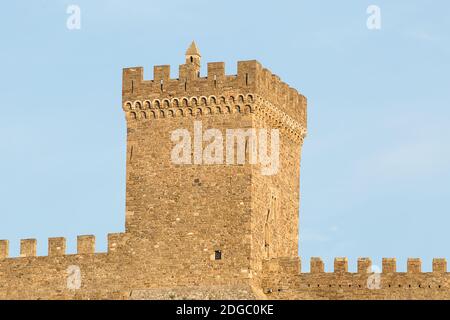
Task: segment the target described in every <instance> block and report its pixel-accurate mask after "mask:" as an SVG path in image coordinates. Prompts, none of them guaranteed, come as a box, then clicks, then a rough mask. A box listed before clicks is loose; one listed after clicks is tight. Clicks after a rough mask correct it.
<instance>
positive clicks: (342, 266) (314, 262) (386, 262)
mask: <svg viewBox="0 0 450 320" xmlns="http://www.w3.org/2000/svg"><path fill="white" fill-rule="evenodd" d="M289 263H290V266H289V267H287V265H289ZM300 266H301V264H300V260H299V259H293V258H276V259H271V260H265V261H264V269H265V271H266V272H273V271H278V270H280V268H281V269H283V270H284V271H285V272H287V271H288V270H294V272H290V273H294V274H300V273H305V272H301V267H300ZM297 270H298V271H297ZM432 270H433V271H432V272H433V273H447V260H446V259H443V258H434V259H433V262H432ZM376 271H377V269H376V268H372V261H371V259H370V258H358V261H357V272H356V273H361V274H365V273H373V272H376ZM309 273H310V274H323V273H329V272H325V265H324V262H323V261H322V259H321V258H318V257H312V258H311V260H310V272H309ZM331 273H334V274H342V273H353V272H349V271H348V259H347V258H346V257H339V258H335V259H334V271H333V272H331ZM381 273H384V274H392V273H404V272H397V261H396V259H395V258H383V259H382V269H381ZM406 273H426V272H422V261H421V259H418V258H408V261H407V272H406Z"/></svg>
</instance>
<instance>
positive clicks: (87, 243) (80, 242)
mask: <svg viewBox="0 0 450 320" xmlns="http://www.w3.org/2000/svg"><path fill="white" fill-rule="evenodd" d="M77 253H78V254H93V253H95V236H93V235H83V236H78V237H77Z"/></svg>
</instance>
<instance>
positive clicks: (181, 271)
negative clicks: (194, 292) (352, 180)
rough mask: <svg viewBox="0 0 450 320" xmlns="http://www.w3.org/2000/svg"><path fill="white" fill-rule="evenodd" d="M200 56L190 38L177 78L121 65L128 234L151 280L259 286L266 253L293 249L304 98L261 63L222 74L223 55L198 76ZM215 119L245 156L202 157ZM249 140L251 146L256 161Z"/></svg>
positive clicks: (230, 146) (287, 253)
mask: <svg viewBox="0 0 450 320" xmlns="http://www.w3.org/2000/svg"><path fill="white" fill-rule="evenodd" d="M200 62H201V55H200V52H199V50H198V48H197V46H196V44H195V43H194V42H192V44H191V46H190V47H189V48H188V50H187V52H186V60H185V64H183V65H181V66H180V67H179V77H178V78H177V79H171V78H170V66H167V65H166V66H155V67H154V76H153V80H144V79H143V69H142V68H140V67H139V68H127V69H124V71H123V108H124V111H125V114H126V119H127V133H128V134H127V144H128V147H127V150H128V151H127V191H126V233H128V234H130V235H132V238H131V239H132V240H130V241H132V243H131V244H130V246H131V247H133V248H134V251H135V252H136V255H139V256H140V257H143V259H144V260H145V261H146V263H148V264H149V265H152V268H150V269H152V270H151V271H149V272H150V273H149V274H148V276H149V277H151V278H152V279H155V281H156V282H157V286H159V287H170V286H174V284H176V285H181V286H191V285H198V286H211V285H213V286H222V285H233V286H244V287H246V288H250V287H252V288H253V287H258V286H259V284H260V280H261V279H260V275H261V271H262V263H263V261H264V260H265V259H269V258H279V257H287V258H290V259H298V258H297V257H298V215H299V194H300V190H299V178H300V154H301V147H302V142H303V138H304V137H305V134H306V99H305V97H304V96H302V95H301V94H299V93H298V92H297V91H296V90H295V89H292V88H290V87H289V86H288V85H287V84H285V83H283V82H281V81H280V79H279V77H277V76H276V75H273V74H272V73H270V71H268V70H267V69H265V68H263V67H262V66H261V65H260V64H259V63H258V62H257V61H240V62H238V72H237V75H225V66H224V63H222V62H215V63H208V70H207V76H206V77H200V65H201V63H200ZM211 129H212V130H213V132H216V133H221V134H222V136H223V146H224V149H227V152H229V151H228V150H233V151H231V152H234V156H236V157H238V156H239V153H240V152H242V153H245V161H244V162H242V161H241V162H239V161H238V160H237V159H236V161H234V163H227V162H226V161H225V160H224V161H223V162H220V161H217V162H214V163H210V164H205V161H204V156H205V155H204V154H203V155H202V152H206V149H205V148H207V146H208V144H210V143H211V141H210V140H211V139H210V140H208V138H206V136H207V131H208V130H210V132H211ZM237 129H240V130H241V131H239V130H237ZM177 130H184V132H188V133H190V134H191V135H192V139H191V140H189V145H191V146H192V149H191V154H189V155H188V156H189V157H188V158H189V160H188V162H187V163H183V164H179V163H174V161H173V159H172V158H171V155H172V152H173V148H174V145H175V143H174V141H172V134H173V132H174V131H175V132H176V131H177ZM230 130H231V131H233V130H234V133H235V134H236V130H237V132H238V133H239V132H240V133H244V136H243V138H242V137H240V136H239V134H236V135H235V136H233V135H232V134H230V132H231V131H230ZM264 130H267V131H266V132H267V135H266V137H267V139H268V141H267V145H269V146H270V142H272V146H271V147H270V148H272V147H273V146H274V144H273V142H274V141H275V138H273V137H272V136H271V135H270V134H269V132H270V133H272V132H274V131H277V132H278V134H279V165H278V167H277V171H276V172H275V173H271V174H264V173H263V171H264V170H263V169H262V166H263V164H262V163H261V161H259V160H260V159H262V156H263V155H261V152H260V150H258V146H257V145H258V143H259V145H262V141H261V139H262V138H261V137H260V136H259V135H260V134H262V133H264V132H265V131H264ZM202 134H203V137H202V136H201V135H202ZM252 134H256V135H252ZM225 137H226V139H225ZM210 138H211V137H210ZM228 138H229V139H228ZM254 138H256V139H255V140H252V139H254ZM258 138H259V141H258ZM272 139H273V141H272ZM225 140H226V141H225ZM215 142H217V141H215ZM221 142H222V141H221ZM195 144H196V146H197V153H195V152H196V151H195V150H194V149H195V146H194V145H195ZM199 146H200V148H201V149H200V150H203V151H200V154H198V150H199V148H198V147H199ZM253 147H254V148H255V149H253ZM251 150H252V151H255V150H256V152H257V153H258V154H257V157H256V158H255V159H254V161H252V160H251ZM269 151H271V150H268V152H269ZM223 153H225V150H224V151H223ZM224 158H225V156H224ZM227 159H228V158H227ZM155 270H157V271H156V272H155ZM158 270H159V271H158ZM161 270H164V272H162V273H161ZM155 275H156V276H155Z"/></svg>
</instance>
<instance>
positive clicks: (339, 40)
mask: <svg viewBox="0 0 450 320" xmlns="http://www.w3.org/2000/svg"><path fill="white" fill-rule="evenodd" d="M71 4H76V5H78V6H79V7H80V9H81V29H80V30H69V29H67V27H66V20H67V18H68V17H69V15H68V14H67V13H66V9H67V7H68V6H69V5H71ZM369 5H377V6H379V7H380V9H381V29H380V30H369V29H368V28H367V26H366V21H367V19H368V17H369V14H367V12H366V9H367V7H368V6H369ZM449 15H450V2H449V1H447V0H435V1H433V2H430V1H418V0H414V1H413V0H396V1H392V0H371V1H365V0H351V1H332V0H329V1H298V0H295V1H283V0H280V1H262V0H258V1H242V0H240V1H235V0H227V1H210V0H202V1H200V0H191V1H167V0H166V1H159V0H158V1H156V0H152V1H148V0H147V1H145V0H140V1H138V0H127V1H119V0H95V1H92V0H89V1H88V0H72V1H62V0H60V1H55V0H53V1H52V0H45V1H44V0H34V1H23V0H20V1H8V2H3V3H2V4H1V8H0V39H1V44H0V46H1V47H0V48H1V50H0V68H1V77H0V97H1V113H0V150H1V152H0V155H1V157H0V177H1V179H0V194H1V196H0V217H1V220H0V221H1V222H0V238H1V239H9V240H10V242H11V255H13V256H17V255H18V252H19V239H21V238H30V237H33V238H37V239H38V253H39V254H46V250H47V238H48V237H53V236H65V237H67V239H68V251H69V252H72V253H73V252H75V248H76V236H77V235H79V234H95V235H96V236H97V239H98V240H97V243H98V245H97V249H98V250H99V251H104V250H106V235H107V233H111V232H120V231H123V230H124V207H125V205H124V204H125V135H126V131H125V120H124V115H123V112H122V110H121V72H122V68H123V67H131V66H143V67H144V68H145V77H146V78H148V79H150V78H151V77H152V66H153V65H159V64H170V65H172V74H173V76H174V77H176V76H177V70H178V65H179V64H181V63H183V61H184V51H185V50H186V48H187V46H188V45H189V43H190V42H191V41H192V40H193V39H195V40H196V42H197V44H198V46H199V48H200V50H201V53H202V56H203V63H204V65H205V66H206V62H213V61H225V62H226V70H227V73H228V74H234V73H235V72H236V61H238V60H249V59H257V60H259V61H260V62H261V63H262V64H263V65H264V66H265V67H267V68H269V69H270V70H272V72H274V73H276V74H278V75H279V76H280V77H281V78H282V79H283V80H284V81H285V82H287V83H289V84H290V85H291V86H292V87H295V88H297V89H298V90H299V91H300V92H302V93H303V94H304V95H306V96H307V97H308V102H309V105H308V117H309V118H308V137H307V139H306V140H305V144H304V148H303V157H302V168H301V174H302V176H301V193H302V196H301V210H300V256H301V257H302V259H303V270H309V258H310V257H311V256H320V257H322V258H323V259H324V261H325V263H326V269H327V270H332V261H333V258H334V257H336V256H347V257H348V258H349V269H350V270H355V269H356V259H357V257H359V256H363V257H365V256H368V257H371V258H372V260H373V262H374V264H376V265H381V258H382V257H397V259H398V270H400V271H402V270H403V271H404V270H405V269H406V259H407V257H420V258H422V260H423V269H424V270H430V269H431V259H432V258H433V257H447V258H450V232H448V230H449V227H450V148H449V146H450V143H449V138H450V80H449V76H450V19H449V18H448V17H449ZM203 72H206V67H205V68H204V69H203Z"/></svg>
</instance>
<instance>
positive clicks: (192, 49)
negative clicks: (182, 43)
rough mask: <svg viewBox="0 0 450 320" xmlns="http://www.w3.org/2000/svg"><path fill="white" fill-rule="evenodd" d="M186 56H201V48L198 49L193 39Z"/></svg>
mask: <svg viewBox="0 0 450 320" xmlns="http://www.w3.org/2000/svg"><path fill="white" fill-rule="evenodd" d="M186 56H198V57H201V54H200V50H198V48H197V45H196V44H195V41H192V43H191V45H190V46H189V48H188V49H187V51H186Z"/></svg>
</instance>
